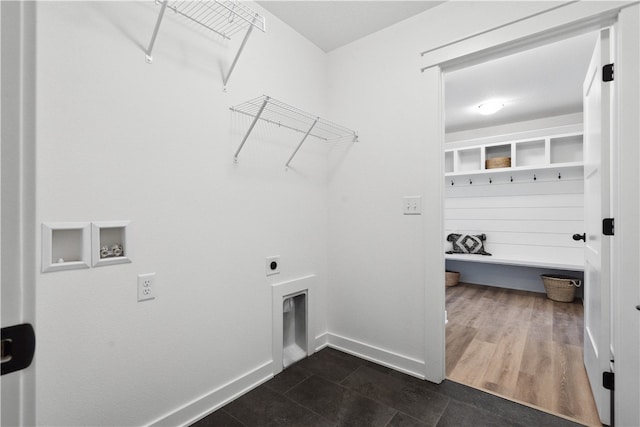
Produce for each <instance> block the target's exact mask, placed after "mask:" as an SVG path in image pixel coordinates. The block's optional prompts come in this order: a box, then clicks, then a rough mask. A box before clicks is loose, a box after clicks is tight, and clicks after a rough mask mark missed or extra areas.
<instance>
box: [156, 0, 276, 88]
mask: <svg viewBox="0 0 640 427" xmlns="http://www.w3.org/2000/svg"><path fill="white" fill-rule="evenodd" d="M156 3H159V4H160V5H161V6H160V12H159V13H158V19H157V21H156V25H155V27H154V29H153V34H152V35H151V41H150V42H149V47H148V49H147V51H146V57H147V62H149V63H151V62H152V61H153V58H152V56H151V52H152V51H153V45H154V44H155V42H156V37H157V36H158V30H159V29H160V24H162V19H163V17H164V14H165V11H166V9H167V8H169V9H170V10H172V11H174V12H175V13H176V14H178V15H181V16H183V17H185V18H187V19H188V20H190V21H191V22H194V23H196V24H198V25H200V26H202V27H204V28H206V29H208V30H210V31H212V32H214V33H216V34H218V35H220V36H222V37H224V38H225V39H231V37H232V36H233V35H235V34H236V33H238V32H240V31H243V30H245V29H246V33H245V36H244V39H243V40H242V43H241V44H240V48H239V49H238V52H237V53H236V55H235V57H234V59H233V62H232V63H231V66H230V67H229V70H228V71H227V72H226V74H225V75H224V76H223V79H222V83H223V85H224V86H225V87H226V85H227V82H228V81H229V77H230V76H231V73H232V72H233V69H234V68H235V66H236V63H237V62H238V58H239V57H240V53H242V50H243V49H244V47H245V45H246V43H247V40H249V36H250V35H251V31H252V30H253V29H254V28H257V29H259V30H261V31H263V32H264V31H266V24H265V19H264V17H263V16H261V15H260V14H258V13H257V12H255V11H253V10H252V9H251V8H249V7H248V6H246V5H244V4H242V3H240V2H239V1H237V0H195V1H182V0H173V1H169V0H162V1H159V0H156Z"/></svg>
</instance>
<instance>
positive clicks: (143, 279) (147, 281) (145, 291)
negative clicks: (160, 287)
mask: <svg viewBox="0 0 640 427" xmlns="http://www.w3.org/2000/svg"><path fill="white" fill-rule="evenodd" d="M155 297H156V273H146V274H138V301H145V300H149V299H155Z"/></svg>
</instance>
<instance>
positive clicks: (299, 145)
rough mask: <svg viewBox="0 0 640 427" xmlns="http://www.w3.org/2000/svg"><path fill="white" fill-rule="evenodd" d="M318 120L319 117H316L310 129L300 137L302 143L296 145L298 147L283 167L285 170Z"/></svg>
mask: <svg viewBox="0 0 640 427" xmlns="http://www.w3.org/2000/svg"><path fill="white" fill-rule="evenodd" d="M319 119H320V117H316V119H315V120H314V121H313V124H312V125H311V127H310V128H309V130H308V131H307V133H305V134H304V136H303V137H302V141H300V144H298V146H297V147H296V150H295V151H294V152H293V154H291V157H289V160H287V164H286V165H285V167H287V168H288V167H289V163H291V160H293V158H294V157H295V155H296V154H297V153H298V150H299V149H300V147H302V144H304V141H305V140H306V139H307V137H308V136H309V134H310V133H311V131H312V130H313V127H314V126H315V125H316V123H318V120H319Z"/></svg>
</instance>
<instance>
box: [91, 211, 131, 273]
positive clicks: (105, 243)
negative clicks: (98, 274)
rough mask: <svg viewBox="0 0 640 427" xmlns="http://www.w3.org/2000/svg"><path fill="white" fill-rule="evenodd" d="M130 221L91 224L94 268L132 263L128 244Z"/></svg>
mask: <svg viewBox="0 0 640 427" xmlns="http://www.w3.org/2000/svg"><path fill="white" fill-rule="evenodd" d="M128 225H129V221H103V222H93V223H92V224H91V258H92V265H93V266H94V267H97V266H103V265H113V264H124V263H128V262H131V259H130V258H129V256H130V247H129V244H128V242H127V226H128Z"/></svg>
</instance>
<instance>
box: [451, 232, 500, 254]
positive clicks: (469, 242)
mask: <svg viewBox="0 0 640 427" xmlns="http://www.w3.org/2000/svg"><path fill="white" fill-rule="evenodd" d="M485 240H487V236H486V234H458V233H451V234H449V235H448V236H447V241H448V242H451V243H453V250H452V251H447V252H446V253H448V254H477V255H491V254H490V253H489V252H487V251H485V250H484V244H483V243H482V242H483V241H485Z"/></svg>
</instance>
